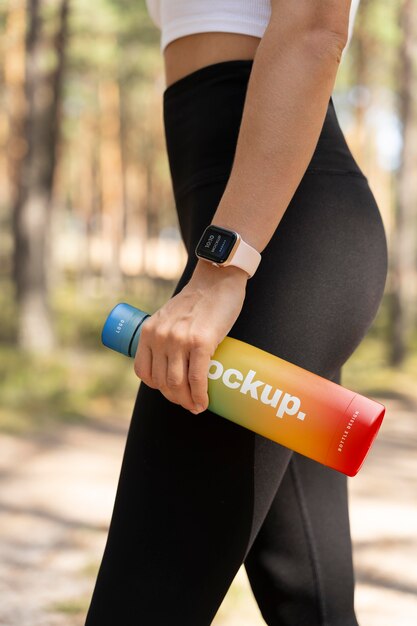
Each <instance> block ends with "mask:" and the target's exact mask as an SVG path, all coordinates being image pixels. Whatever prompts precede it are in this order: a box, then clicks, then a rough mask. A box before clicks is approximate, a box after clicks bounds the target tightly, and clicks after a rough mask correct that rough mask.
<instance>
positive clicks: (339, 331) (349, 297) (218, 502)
mask: <svg viewBox="0 0 417 626" xmlns="http://www.w3.org/2000/svg"><path fill="white" fill-rule="evenodd" d="M226 182H227V181H214V182H213V183H210V182H207V183H205V184H204V185H200V186H197V187H195V188H194V189H193V190H192V191H190V193H189V194H188V195H187V196H186V197H185V196H184V198H183V199H182V204H181V219H182V220H183V224H182V226H183V227H185V228H186V230H187V237H188V244H189V245H191V249H193V247H195V244H196V243H197V241H198V238H199V236H200V234H201V232H202V229H203V228H204V227H205V226H206V225H207V224H208V223H210V220H211V216H212V215H213V213H214V211H215V209H216V207H217V205H218V202H219V200H220V197H221V194H222V193H223V190H224V186H225V184H226ZM185 216H188V217H187V221H186V222H187V223H185ZM385 246H386V242H385V233H384V230H383V226H382V222H381V218H380V215H379V212H378V209H377V207H376V205H375V203H374V200H373V196H372V194H371V193H370V190H369V188H368V186H367V182H366V179H365V178H363V177H359V176H349V175H339V176H334V175H328V174H323V175H321V174H320V175H317V174H306V175H305V176H304V178H303V181H302V183H301V184H300V186H299V188H298V190H297V192H296V194H295V195H294V198H293V200H292V202H291V203H290V205H289V207H288V209H287V211H286V213H285V214H284V217H283V218H282V220H281V222H280V224H279V227H278V228H277V230H276V231H275V233H274V235H273V237H272V239H271V241H270V243H269V244H268V246H267V247H266V248H265V250H264V251H263V259H262V262H261V264H260V266H259V268H258V271H257V272H256V274H255V276H254V277H253V278H251V279H250V280H249V281H248V285H247V295H246V298H245V302H244V305H243V309H242V311H241V314H240V315H239V317H238V319H237V320H236V323H235V324H234V326H233V327H232V329H231V331H230V333H229V335H230V336H232V337H235V338H237V339H240V340H242V341H246V342H248V343H251V344H252V345H255V346H258V347H260V348H262V349H264V350H267V351H268V352H271V353H273V354H276V355H277V356H280V357H281V358H284V359H287V360H288V361H290V362H292V363H296V364H297V365H300V366H301V367H304V368H306V369H309V370H310V371H312V372H314V373H316V374H319V375H321V376H323V377H326V378H332V377H333V376H334V375H336V372H337V371H338V370H339V369H340V367H341V366H342V364H343V363H344V362H345V361H346V359H347V358H348V357H349V356H350V354H352V352H353V351H354V349H355V348H356V346H357V345H358V344H359V343H360V341H361V339H362V338H363V336H364V334H365V333H366V331H367V329H368V328H369V326H370V324H371V322H372V320H373V318H374V315H375V313H376V310H377V308H378V305H379V302H380V299H381V296H382V292H383V288H384V283H385V270H386V268H385V263H386V257H385V254H386V247H385ZM195 262H196V258H195V257H193V255H192V254H190V258H189V262H188V263H187V267H186V268H185V270H184V273H183V275H182V276H181V279H180V280H179V282H178V284H177V286H176V289H175V291H174V294H175V293H177V292H178V291H179V290H180V289H181V288H182V287H183V286H184V285H185V284H186V282H187V281H188V280H189V278H190V276H191V274H192V270H193V267H194V265H195ZM220 271H221V270H220ZM174 294H173V295H174ZM219 314H221V312H219ZM291 455H292V452H291V451H290V450H288V449H287V448H285V447H283V446H281V445H279V444H277V443H275V442H273V441H270V440H269V439H266V438H264V437H262V436H260V435H257V434H255V433H253V432H252V431H249V430H247V429H245V428H243V427H241V426H239V425H237V424H235V423H233V422H230V421H228V420H226V419H224V418H222V417H219V416H217V415H215V414H214V413H212V412H210V411H209V410H207V411H205V412H203V413H201V414H199V415H198V416H195V415H193V414H191V413H190V412H189V411H187V410H185V409H183V408H182V407H181V406H179V405H176V404H173V403H170V402H169V401H168V400H167V399H166V398H165V397H164V396H163V395H162V394H161V393H160V392H159V391H158V390H154V389H151V388H149V387H147V386H146V385H145V384H144V383H141V384H140V387H139V391H138V395H137V398H136V402H135V406H134V409H133V414H132V420H131V424H130V428H129V432H128V437H127V441H126V447H125V451H124V457H123V462H122V467H121V472H120V477H119V482H118V487H117V493H116V498H115V503H114V509H113V513H112V518H111V522H110V528H109V533H108V538H107V542H106V546H105V551H104V554H103V558H102V562H101V566H100V570H99V573H98V577H97V581H96V586H95V589H94V594H93V598H92V601H91V606H90V610H89V614H88V617H87V622H86V623H87V626H95V625H96V624H97V625H98V624H100V626H106V625H107V624H114V623H123V624H125V625H126V626H129V625H130V624H132V626H133V624H136V623H143V624H146V625H147V626H152V625H155V626H162V625H164V624H166V623H170V624H172V625H173V626H176V625H178V626H179V625H181V626H205V625H208V624H210V623H211V622H212V620H213V618H214V615H215V613H216V612H217V609H218V607H219V605H220V604H221V602H222V600H223V598H224V596H225V594H226V592H227V590H228V588H229V586H230V584H231V582H232V580H233V578H234V576H235V574H236V572H237V570H238V569H239V567H240V565H241V564H242V563H243V562H244V560H245V558H246V556H247V555H248V553H249V551H250V549H251V547H252V545H253V542H254V540H255V538H256V536H257V535H258V533H259V531H260V529H261V527H262V524H263V523H264V521H265V518H266V516H267V514H268V511H269V510H270V507H271V504H272V503H273V502H274V498H275V497H276V494H277V492H278V488H279V486H280V484H281V481H282V479H283V477H284V474H285V473H286V470H287V468H288V463H289V461H290V459H291ZM323 494H325V484H324V483H323ZM271 623H272V622H271ZM312 623H313V622H312Z"/></svg>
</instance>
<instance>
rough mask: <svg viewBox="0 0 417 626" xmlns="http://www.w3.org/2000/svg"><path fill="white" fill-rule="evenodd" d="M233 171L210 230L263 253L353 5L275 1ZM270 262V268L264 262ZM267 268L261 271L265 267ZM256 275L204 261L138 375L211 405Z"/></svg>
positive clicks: (319, 113)
mask: <svg viewBox="0 0 417 626" xmlns="http://www.w3.org/2000/svg"><path fill="white" fill-rule="evenodd" d="M271 4H272V14H271V19H270V22H269V24H268V27H267V29H266V31H265V34H264V36H263V38H262V39H261V41H260V43H259V46H258V48H257V51H256V55H255V59H254V62H253V66H252V70H251V75H250V78H249V83H248V88H247V92H246V98H245V105H244V110H243V114H242V120H241V126H240V131H239V135H238V141H237V146H236V151H235V158H234V162H233V167H232V171H231V174H230V177H229V180H228V183H227V186H226V188H225V191H224V193H223V196H222V198H221V201H220V203H219V206H218V208H217V210H216V212H215V214H214V216H213V219H212V223H213V224H216V225H218V226H225V227H226V228H231V229H233V230H236V231H237V232H239V233H240V234H241V235H242V237H243V239H244V240H246V241H247V242H248V243H250V244H251V245H252V246H254V247H255V248H256V249H257V250H258V251H259V252H262V250H263V248H264V247H265V246H266V245H267V243H268V242H269V240H270V239H271V237H272V235H273V233H274V231H275V230H276V228H277V226H278V224H279V222H280V220H281V218H282V216H283V214H284V212H285V210H286V208H287V206H288V204H289V202H290V200H291V198H292V196H293V194H294V193H295V191H296V189H297V187H298V185H299V183H300V181H301V179H302V177H303V175H304V172H305V170H306V168H307V166H308V163H309V162H310V159H311V157H312V156H313V152H314V149H315V147H316V144H317V141H318V138H319V135H320V131H321V129H322V126H323V123H324V118H325V115H326V111H327V107H328V103H329V99H330V96H331V93H332V89H333V86H334V81H335V78H336V73H337V69H338V66H339V62H340V57H341V54H342V51H343V48H344V46H345V44H346V40H347V35H348V23H349V9H350V0H297V1H296V2H289V1H288V0H271ZM261 265H262V261H261ZM258 271H259V270H258ZM247 278H248V275H247V274H246V272H244V270H242V269H240V268H238V267H234V266H227V267H222V268H218V267H215V266H213V265H211V264H209V263H207V262H206V261H202V260H199V261H198V262H197V264H196V267H195V270H194V272H193V275H192V277H191V279H190V280H189V282H188V283H187V285H186V286H185V287H184V288H183V289H182V290H181V291H180V292H179V293H178V294H176V295H175V296H174V297H173V298H171V299H170V300H168V302H166V303H165V304H164V305H163V306H162V307H161V308H160V309H159V310H158V311H156V312H155V313H154V314H153V315H152V316H151V317H149V318H148V319H147V320H146V322H145V323H144V324H143V327H142V332H141V335H140V339H139V344H138V349H137V352H136V356H135V363H134V370H135V372H136V374H137V376H138V377H139V378H140V379H141V380H143V381H144V382H145V383H146V384H147V385H149V386H150V387H152V388H155V389H160V391H161V392H162V393H163V394H164V395H165V396H166V397H167V398H168V399H169V400H171V401H172V402H175V403H177V404H181V405H182V406H184V407H185V408H187V409H189V410H191V411H193V409H194V408H195V409H196V410H195V411H193V412H197V413H198V412H200V411H202V410H204V409H206V408H207V406H208V395H207V389H208V378H207V375H208V367H209V362H210V357H211V355H213V353H214V352H215V349H216V347H217V345H218V344H219V343H220V342H221V341H222V340H223V339H224V337H225V336H226V335H227V333H228V332H229V330H230V329H231V327H232V326H233V324H234V322H235V321H236V319H237V318H238V316H239V313H240V311H241V309H242V306H243V302H244V297H245V291H246V283H247Z"/></svg>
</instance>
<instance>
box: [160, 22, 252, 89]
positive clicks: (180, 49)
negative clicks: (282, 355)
mask: <svg viewBox="0 0 417 626" xmlns="http://www.w3.org/2000/svg"><path fill="white" fill-rule="evenodd" d="M260 41H261V38H260V37H255V36H253V35H244V34H241V33H223V32H213V33H210V32H209V33H195V34H192V35H185V36H183V37H178V39H174V40H173V41H171V42H170V43H169V44H168V45H167V46H166V48H165V50H164V55H163V56H164V66H165V84H166V87H169V86H170V85H172V83H174V82H176V81H177V80H179V79H180V78H183V77H184V76H186V75H187V74H191V72H194V71H195V70H198V69H200V68H201V67H204V66H206V65H211V64H212V63H219V62H221V61H230V60H234V59H252V60H253V58H254V56H255V53H256V49H257V47H258V45H259V42H260Z"/></svg>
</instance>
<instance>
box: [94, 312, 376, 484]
mask: <svg viewBox="0 0 417 626" xmlns="http://www.w3.org/2000/svg"><path fill="white" fill-rule="evenodd" d="M147 317H149V314H148V313H146V312H144V311H141V310H140V309H137V308H136V307H134V306H131V305H129V304H126V303H124V302H121V303H119V304H117V305H116V306H115V307H114V308H113V309H112V311H111V312H110V314H109V316H108V318H107V320H106V322H105V324H104V327H103V330H102V335H101V340H102V342H103V344H104V345H105V346H107V347H108V348H111V349H112V350H115V351H117V352H121V353H122V354H125V355H126V356H129V357H133V358H134V357H135V355H136V351H137V347H138V342H139V335H140V329H141V327H142V324H144V323H146V318H147ZM208 396H209V405H208V409H209V410H210V411H212V412H213V413H216V414H217V415H220V416H222V417H224V418H226V419H228V420H231V421H232V422H235V423H236V424H240V425H241V426H244V427H245V428H248V429H250V430H252V431H254V432H256V433H258V434H260V435H263V436H264V437H267V438H268V439H272V440H273V441H275V442H277V443H279V444H281V445H283V446H285V447H287V448H290V449H291V450H294V451H295V452H299V453H300V454H303V455H305V456H307V457H309V458H310V459H314V460H315V461H318V462H319V463H322V464H324V465H327V466H328V467H331V468H333V469H335V470H337V471H339V472H342V473H343V474H346V475H348V476H355V475H356V474H357V473H358V471H359V469H360V468H361V466H362V464H363V461H364V460H365V457H366V455H367V453H368V451H369V449H370V447H371V445H372V443H373V441H374V439H375V437H376V435H377V433H378V430H379V428H380V426H381V423H382V420H383V417H384V414H385V407H384V405H383V404H380V403H379V402H377V401H375V400H372V399H370V398H367V397H365V396H363V395H361V394H359V393H355V392H354V391H350V390H349V389H346V388H345V387H343V386H342V385H338V384H337V383H334V382H332V381H330V380H327V379H326V378H323V377H321V376H318V375H317V374H314V373H313V372H310V371H308V370H305V369H303V368H301V367H299V366H298V365H295V364H294V363H290V362H288V361H285V360H284V359H281V358H280V357H277V356H275V355H274V354H271V353H269V352H266V351H265V350H261V349H260V348H256V347H255V346H252V345H250V344H248V343H246V342H244V341H240V340H239V339H234V338H233V337H229V336H226V337H225V338H224V339H223V341H222V342H221V343H219V345H218V346H217V348H216V350H215V352H214V354H213V355H212V358H211V360H210V365H209V371H208Z"/></svg>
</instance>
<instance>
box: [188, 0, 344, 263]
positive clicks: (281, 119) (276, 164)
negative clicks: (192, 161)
mask: <svg viewBox="0 0 417 626" xmlns="http://www.w3.org/2000/svg"><path fill="white" fill-rule="evenodd" d="M350 4H351V2H350V0H297V2H288V0H271V5H272V14H271V19H270V22H269V24H268V27H267V29H266V31H265V34H264V36H263V38H262V39H261V41H260V43H259V46H258V48H257V51H256V55H255V58H254V62H253V66H252V70H251V75H250V77H249V82H248V88H247V92H246V99H245V105H244V110H243V115H242V121H241V126H240V131H239V136H238V141H237V146H236V151H235V158H234V162H233V167H232V171H231V174H230V177H229V180H228V183H227V185H226V188H225V191H224V193H223V196H222V199H221V201H220V204H219V206H218V208H217V210H216V212H215V214H214V216H213V219H212V223H213V224H217V225H219V226H225V227H226V228H231V229H233V230H236V231H237V232H239V233H240V234H241V235H242V237H243V239H244V240H245V241H247V242H248V243H249V244H251V245H252V246H254V247H255V248H256V249H257V250H258V251H259V252H262V250H263V248H264V247H265V246H266V245H267V243H268V242H269V240H270V239H271V237H272V235H273V233H274V232H275V230H276V228H277V226H278V224H279V222H280V220H281V218H282V216H283V214H284V212H285V210H286V208H287V206H288V204H289V202H290V200H291V198H292V196H293V195H294V193H295V191H296V189H297V186H298V185H299V183H300V181H301V179H302V177H303V175H304V172H305V170H306V168H307V166H308V164H309V162H310V159H311V157H312V156H313V152H314V149H315V147H316V144H317V141H318V138H319V135H320V131H321V129H322V126H323V123H324V118H325V115H326V111H327V107H328V103H329V99H330V96H331V94H332V90H333V87H334V82H335V78H336V73H337V69H338V67H339V62H340V58H341V54H342V51H343V48H344V46H345V44H346V40H347V36H348V27H349V10H350ZM261 263H262V261H261ZM203 264H204V265H208V264H207V263H205V262H204V261H201V260H199V261H198V264H197V265H198V267H197V268H196V270H197V271H198V270H199V269H200V266H202V265H203ZM209 267H210V266H209ZM212 267H213V266H212ZM202 269H204V270H206V271H207V268H206V267H204V268H202ZM225 269H226V268H221V270H220V272H221V271H223V270H225ZM213 271H216V268H215V267H214V268H213ZM217 273H219V272H217Z"/></svg>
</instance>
